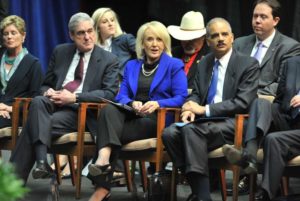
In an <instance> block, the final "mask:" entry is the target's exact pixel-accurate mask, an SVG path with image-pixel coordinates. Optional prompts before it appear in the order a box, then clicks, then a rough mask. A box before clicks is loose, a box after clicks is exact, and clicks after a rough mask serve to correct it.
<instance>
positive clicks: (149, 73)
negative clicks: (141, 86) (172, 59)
mask: <svg viewBox="0 0 300 201" xmlns="http://www.w3.org/2000/svg"><path fill="white" fill-rule="evenodd" d="M157 68H158V64H157V65H156V66H155V68H153V69H152V70H151V71H146V70H145V68H144V64H143V65H142V72H143V74H144V75H145V76H146V77H149V76H150V75H152V74H153V73H154V72H155V70H156V69H157Z"/></svg>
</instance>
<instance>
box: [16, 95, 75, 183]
mask: <svg viewBox="0 0 300 201" xmlns="http://www.w3.org/2000/svg"><path fill="white" fill-rule="evenodd" d="M77 116H78V115H77V111H75V110H74V109H72V107H68V106H63V107H56V106H55V105H54V104H53V103H52V102H51V101H50V100H49V99H48V98H47V97H44V96H37V97H35V98H34V99H33V100H32V102H31V104H30V108H29V113H28V119H27V122H26V124H25V126H24V127H23V129H22V132H21V134H20V137H19V139H18V141H17V144H16V148H15V150H14V151H13V152H12V156H11V159H10V160H11V162H13V163H14V164H15V166H16V172H17V174H18V175H19V176H20V177H21V178H22V179H24V181H26V180H27V178H28V175H29V173H30V170H31V168H32V167H33V165H34V163H35V160H36V158H35V150H34V143H35V142H37V141H41V142H42V143H43V144H45V145H47V146H48V147H50V146H51V140H52V135H53V132H54V133H59V134H64V133H66V132H73V131H76V130H77V119H78V118H77Z"/></svg>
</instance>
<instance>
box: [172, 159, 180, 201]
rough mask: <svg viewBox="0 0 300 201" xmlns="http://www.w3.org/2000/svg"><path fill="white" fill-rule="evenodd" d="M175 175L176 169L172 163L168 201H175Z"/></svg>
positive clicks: (176, 174) (176, 173)
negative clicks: (169, 197)
mask: <svg viewBox="0 0 300 201" xmlns="http://www.w3.org/2000/svg"><path fill="white" fill-rule="evenodd" d="M177 176H178V172H177V169H176V168H175V167H174V165H173V168H172V176H171V199H170V201H176V200H177V186H176V184H177V183H176V178H177Z"/></svg>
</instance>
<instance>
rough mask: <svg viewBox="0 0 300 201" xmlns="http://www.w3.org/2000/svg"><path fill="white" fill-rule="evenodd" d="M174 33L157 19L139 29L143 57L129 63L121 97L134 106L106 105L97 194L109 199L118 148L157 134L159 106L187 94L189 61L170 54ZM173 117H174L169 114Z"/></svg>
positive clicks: (95, 175) (94, 175) (95, 172)
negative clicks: (187, 62) (129, 108)
mask: <svg viewBox="0 0 300 201" xmlns="http://www.w3.org/2000/svg"><path fill="white" fill-rule="evenodd" d="M170 50H171V39H170V36H169V34H168V31H167V29H166V27H165V26H164V25H163V24H161V23H160V22H157V21H152V22H149V23H146V24H144V25H142V26H141V27H140V28H139V30H138V33H137V42H136V52H137V57H138V59H136V60H131V61H129V62H128V63H127V65H126V67H125V71H124V79H123V82H122V84H121V88H120V92H119V94H118V95H117V97H116V101H117V102H119V103H122V104H126V105H129V106H131V107H132V108H133V109H134V111H135V112H130V111H127V110H124V109H122V108H119V107H116V106H114V105H112V104H110V105H107V106H106V107H105V108H103V109H102V110H101V113H100V118H99V123H98V132H97V142H96V144H97V148H98V150H99V152H98V156H96V158H97V160H96V161H95V163H94V164H91V165H89V174H88V178H90V179H91V180H92V181H93V182H94V183H95V184H96V187H97V188H96V191H95V193H94V194H93V195H92V197H91V199H90V200H91V201H94V200H97V201H99V200H107V199H108V197H109V195H110V193H109V191H110V178H111V174H112V172H113V170H114V163H115V160H116V159H117V157H116V156H117V155H118V151H119V150H120V147H121V146H122V145H123V144H127V143H129V142H132V141H135V140H141V139H147V138H153V137H155V136H156V112H155V111H156V110H157V109H158V108H160V107H181V105H182V104H183V102H184V101H185V98H186V96H187V79H186V76H185V73H184V70H183V66H184V65H183V63H182V61H181V60H179V59H175V58H172V57H170V55H171V51H170ZM169 119H170V117H168V120H169Z"/></svg>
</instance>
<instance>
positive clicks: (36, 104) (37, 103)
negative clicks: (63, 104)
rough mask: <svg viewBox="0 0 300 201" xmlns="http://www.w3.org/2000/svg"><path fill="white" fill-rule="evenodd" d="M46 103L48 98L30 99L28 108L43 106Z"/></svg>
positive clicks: (37, 97)
mask: <svg viewBox="0 0 300 201" xmlns="http://www.w3.org/2000/svg"><path fill="white" fill-rule="evenodd" d="M47 102H49V98H47V97H45V96H36V97H34V98H33V99H32V101H31V103H30V107H39V106H41V105H44V104H45V103H47Z"/></svg>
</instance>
